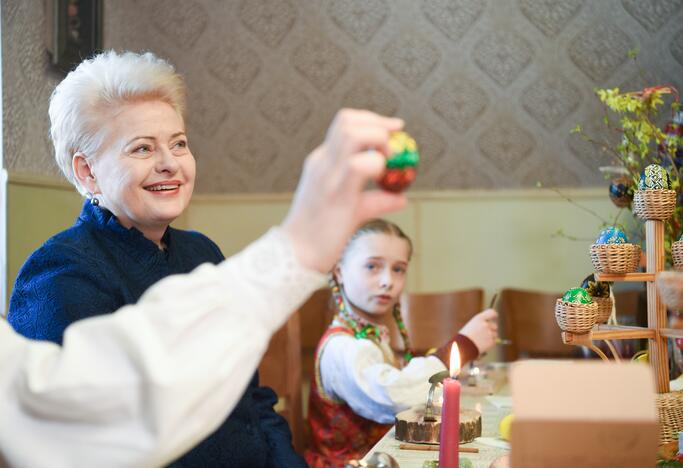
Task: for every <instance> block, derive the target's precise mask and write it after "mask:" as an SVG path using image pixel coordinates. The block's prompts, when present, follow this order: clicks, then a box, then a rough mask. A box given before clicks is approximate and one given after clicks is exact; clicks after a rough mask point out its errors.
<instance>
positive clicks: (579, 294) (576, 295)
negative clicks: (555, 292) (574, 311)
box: [562, 288, 593, 304]
mask: <svg viewBox="0 0 683 468" xmlns="http://www.w3.org/2000/svg"><path fill="white" fill-rule="evenodd" d="M562 300H563V301H564V302H571V303H574V304H591V303H592V302H593V299H591V296H590V294H588V291H586V290H585V289H583V288H571V289H569V290H567V292H566V293H564V296H562Z"/></svg>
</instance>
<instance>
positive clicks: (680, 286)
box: [657, 271, 683, 311]
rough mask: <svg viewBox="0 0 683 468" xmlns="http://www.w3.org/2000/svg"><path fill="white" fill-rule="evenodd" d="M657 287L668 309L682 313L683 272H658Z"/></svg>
mask: <svg viewBox="0 0 683 468" xmlns="http://www.w3.org/2000/svg"><path fill="white" fill-rule="evenodd" d="M657 287H658V288H659V292H660V293H661V294H662V301H664V304H666V306H667V307H668V308H669V309H671V310H678V311H683V272H678V271H660V272H659V273H657Z"/></svg>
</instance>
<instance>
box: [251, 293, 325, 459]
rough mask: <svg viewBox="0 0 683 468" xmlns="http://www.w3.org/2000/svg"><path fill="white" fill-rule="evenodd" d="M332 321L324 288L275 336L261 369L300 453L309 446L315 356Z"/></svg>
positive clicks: (263, 380)
mask: <svg viewBox="0 0 683 468" xmlns="http://www.w3.org/2000/svg"><path fill="white" fill-rule="evenodd" d="M331 319H332V312H331V309H330V290H329V289H320V290H318V291H316V292H314V293H313V294H312V295H311V297H310V298H309V299H308V300H307V301H306V302H305V303H304V304H303V305H301V307H299V310H298V311H297V312H296V313H294V314H293V315H292V316H291V317H290V318H289V320H288V321H287V323H286V324H285V325H284V326H283V327H282V328H280V330H278V331H277V333H275V335H273V337H272V338H271V340H270V344H269V345H268V350H267V351H266V354H265V355H264V356H263V360H262V361H261V364H260V366H259V374H260V377H261V384H262V385H266V386H269V387H271V388H272V389H273V390H275V392H276V393H277V394H278V397H279V399H278V404H277V406H276V408H275V409H276V411H278V413H280V414H281V415H282V416H283V417H284V418H285V419H286V420H287V423H288V424H289V427H290V429H291V430H292V442H293V444H294V448H295V449H296V451H297V452H299V453H303V451H304V449H306V447H307V446H308V439H309V429H308V425H307V424H306V421H305V416H306V405H307V404H308V391H309V385H310V378H311V375H312V374H313V355H314V354H315V349H316V347H317V345H318V341H319V340H320V337H321V336H322V335H323V333H325V330H326V329H327V326H328V324H329V322H330V320H331Z"/></svg>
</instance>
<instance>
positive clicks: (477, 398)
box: [363, 366, 512, 468]
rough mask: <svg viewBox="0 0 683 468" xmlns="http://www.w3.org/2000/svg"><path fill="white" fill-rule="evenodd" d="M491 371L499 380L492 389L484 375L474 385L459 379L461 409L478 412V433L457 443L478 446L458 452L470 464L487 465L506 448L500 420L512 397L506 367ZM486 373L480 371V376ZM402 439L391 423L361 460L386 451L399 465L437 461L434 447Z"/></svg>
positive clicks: (418, 465)
mask: <svg viewBox="0 0 683 468" xmlns="http://www.w3.org/2000/svg"><path fill="white" fill-rule="evenodd" d="M494 374H495V376H496V379H498V381H499V382H500V384H499V385H496V386H495V390H488V389H492V386H491V381H489V380H487V379H486V378H482V379H479V382H478V384H474V385H467V381H466V379H465V381H464V382H463V391H462V394H461V398H460V407H461V409H473V410H476V411H478V412H479V413H480V414H481V423H482V429H481V437H478V438H476V439H475V440H474V441H473V442H470V443H467V444H461V447H470V448H476V449H478V453H465V452H461V453H460V459H461V460H469V461H470V462H471V465H470V466H472V467H473V468H489V467H490V466H491V464H492V463H493V462H494V461H495V460H497V459H500V458H501V457H504V456H505V455H507V454H509V452H510V445H509V443H508V442H506V441H505V440H503V439H502V438H501V437H500V433H499V425H500V421H501V420H502V419H503V418H504V417H505V416H507V415H508V414H510V413H512V397H511V394H510V386H509V384H508V382H507V367H500V366H499V367H498V368H497V369H496V372H495V373H494ZM486 375H487V374H484V376H483V377H485V376H486ZM489 375H490V374H489ZM404 443H405V441H400V440H397V439H396V433H395V426H394V427H392V428H391V429H389V431H388V432H387V433H386V434H385V435H384V436H383V437H382V439H380V441H379V442H377V444H375V446H374V447H372V449H371V450H370V451H369V452H368V453H367V454H366V455H365V457H364V458H363V460H364V461H365V462H368V461H369V460H370V458H371V457H372V455H373V454H375V453H387V454H389V455H390V456H391V457H393V458H394V459H395V460H396V461H397V462H398V464H399V466H400V467H401V468H413V467H416V468H421V467H422V466H423V465H424V464H425V462H429V461H437V460H438V458H439V452H438V450H436V451H427V450H412V449H402V448H400V445H401V444H404ZM425 445H426V444H425ZM434 447H437V446H434ZM435 466H436V465H435ZM461 466H462V461H461ZM501 466H505V465H501Z"/></svg>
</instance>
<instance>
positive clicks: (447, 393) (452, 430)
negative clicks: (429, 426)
mask: <svg viewBox="0 0 683 468" xmlns="http://www.w3.org/2000/svg"><path fill="white" fill-rule="evenodd" d="M450 367H451V369H450V374H451V377H450V378H446V379H444V381H443V408H442V409H441V435H440V439H441V440H440V442H441V445H440V446H439V468H457V467H458V463H459V462H460V460H459V454H458V450H459V448H460V382H458V381H457V380H455V378H456V377H457V376H458V374H459V373H460V351H459V350H458V345H457V344H455V343H453V346H451V366H450Z"/></svg>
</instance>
